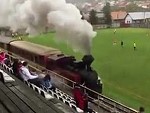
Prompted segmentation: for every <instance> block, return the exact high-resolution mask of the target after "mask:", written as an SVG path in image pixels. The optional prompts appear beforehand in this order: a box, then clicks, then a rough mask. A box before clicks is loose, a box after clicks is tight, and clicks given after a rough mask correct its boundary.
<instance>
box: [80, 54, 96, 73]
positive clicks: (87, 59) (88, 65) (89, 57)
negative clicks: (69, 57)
mask: <svg viewBox="0 0 150 113" xmlns="http://www.w3.org/2000/svg"><path fill="white" fill-rule="evenodd" d="M82 61H83V63H84V64H85V68H86V69H87V70H88V71H90V70H91V64H92V62H93V61H94V57H93V56H92V55H84V56H83V58H82Z"/></svg>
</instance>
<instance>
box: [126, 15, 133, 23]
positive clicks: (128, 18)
mask: <svg viewBox="0 0 150 113" xmlns="http://www.w3.org/2000/svg"><path fill="white" fill-rule="evenodd" d="M125 24H132V18H131V16H130V15H127V16H126V18H125Z"/></svg>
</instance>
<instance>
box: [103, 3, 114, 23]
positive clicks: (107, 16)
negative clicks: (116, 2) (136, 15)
mask: <svg viewBox="0 0 150 113" xmlns="http://www.w3.org/2000/svg"><path fill="white" fill-rule="evenodd" d="M103 13H104V16H105V23H106V24H108V25H111V24H112V20H111V9H110V3H109V2H107V3H106V5H105V6H104V8H103Z"/></svg>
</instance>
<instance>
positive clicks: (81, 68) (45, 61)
mask: <svg viewBox="0 0 150 113" xmlns="http://www.w3.org/2000/svg"><path fill="white" fill-rule="evenodd" d="M0 47H1V48H3V49H5V50H7V51H9V52H12V53H14V54H17V55H19V56H21V57H23V58H26V59H28V60H30V61H32V62H34V63H37V64H39V65H41V66H44V67H45V68H47V69H49V70H52V71H54V72H56V73H58V74H60V75H62V76H64V77H66V78H68V79H70V80H72V81H74V82H76V83H79V84H83V83H84V85H85V86H86V87H88V88H90V89H92V90H94V91H96V92H98V93H102V82H101V79H100V78H99V77H98V74H97V72H96V71H95V70H93V69H92V67H91V64H92V62H93V61H94V58H93V56H92V55H85V56H83V58H82V60H81V61H77V60H76V59H75V57H74V56H67V55H64V54H63V53H62V52H61V51H59V50H58V49H55V48H51V47H45V46H42V45H38V44H34V43H30V42H27V41H23V40H15V39H13V38H11V37H0Z"/></svg>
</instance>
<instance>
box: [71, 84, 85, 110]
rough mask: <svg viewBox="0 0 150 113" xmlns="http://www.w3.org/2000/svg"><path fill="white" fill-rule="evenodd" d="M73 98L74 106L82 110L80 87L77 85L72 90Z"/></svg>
mask: <svg viewBox="0 0 150 113" xmlns="http://www.w3.org/2000/svg"><path fill="white" fill-rule="evenodd" d="M73 96H74V100H75V102H76V106H77V107H79V108H80V109H82V110H83V109H84V105H83V101H82V99H83V91H82V90H81V88H80V86H79V85H78V84H75V87H74V90H73Z"/></svg>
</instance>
